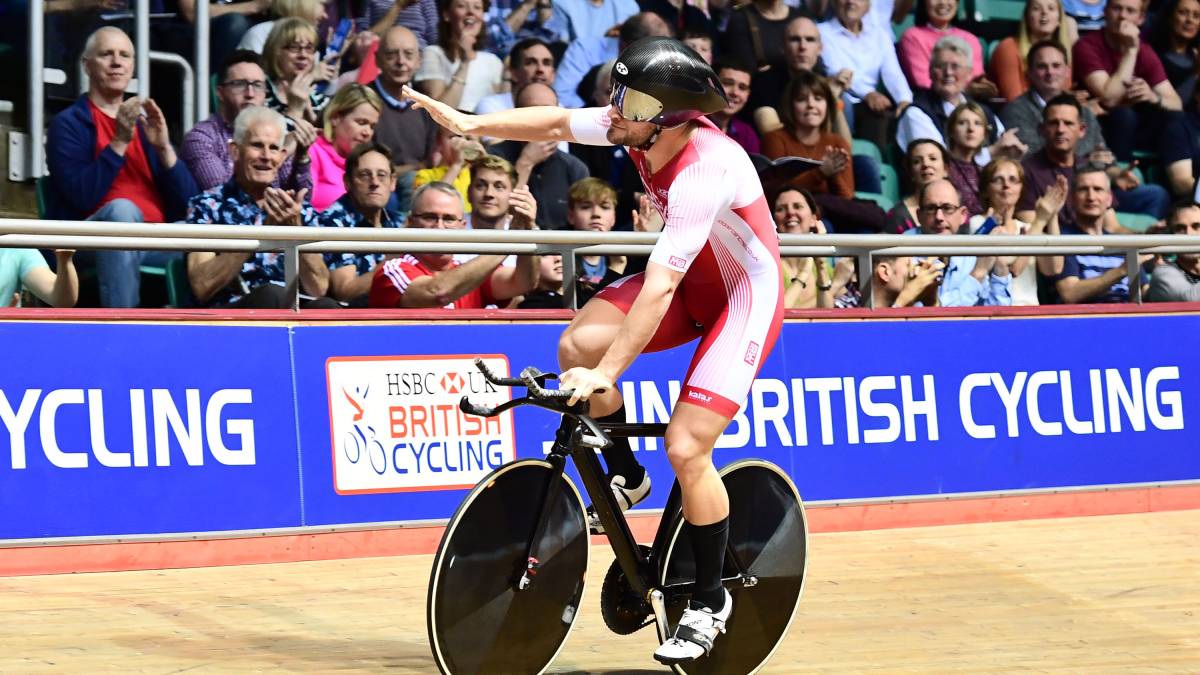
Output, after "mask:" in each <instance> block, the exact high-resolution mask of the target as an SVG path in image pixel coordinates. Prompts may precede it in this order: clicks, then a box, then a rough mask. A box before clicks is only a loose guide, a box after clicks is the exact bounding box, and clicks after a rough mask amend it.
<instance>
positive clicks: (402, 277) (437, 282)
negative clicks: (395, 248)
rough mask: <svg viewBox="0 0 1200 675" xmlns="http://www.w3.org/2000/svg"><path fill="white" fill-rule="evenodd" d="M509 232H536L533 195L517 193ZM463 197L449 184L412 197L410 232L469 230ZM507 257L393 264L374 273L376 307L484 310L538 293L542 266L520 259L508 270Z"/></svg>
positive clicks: (411, 259) (407, 258)
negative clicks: (535, 287) (504, 263)
mask: <svg viewBox="0 0 1200 675" xmlns="http://www.w3.org/2000/svg"><path fill="white" fill-rule="evenodd" d="M510 204H511V209H512V212H513V218H512V222H511V223H509V226H508V229H510V230H529V229H533V221H534V218H536V217H537V203H536V202H535V201H533V199H532V197H529V193H528V191H521V192H518V191H514V192H513V194H512V196H511V198H510ZM464 216H465V213H464V210H463V201H462V195H460V194H459V193H458V189H457V188H455V187H454V186H453V185H450V184H449V183H442V182H433V183H428V184H426V185H422V186H421V187H420V188H418V189H417V192H416V194H414V195H413V203H412V212H411V213H410V214H409V216H408V227H423V228H426V229H443V230H461V229H465V228H466V219H465V218H464ZM505 257H507V256H505V255H503V254H498V255H480V256H476V257H475V258H473V259H471V260H469V261H467V262H465V263H462V264H459V263H458V262H456V261H455V259H454V254H453V253H417V254H410V255H404V256H401V257H399V258H393V259H391V260H388V261H387V262H385V263H384V264H382V265H379V266H377V267H376V268H375V274H374V278H373V279H372V281H371V298H370V305H371V307H421V308H432V307H444V308H446V309H483V308H484V307H488V306H490V305H502V304H504V301H506V300H510V299H512V298H515V297H517V296H518V295H521V294H522V293H526V292H528V291H531V290H533V287H534V286H535V285H537V276H538V263H537V260H536V259H535V257H534V256H532V255H521V256H517V264H516V265H515V266H512V267H509V266H506V265H503V264H501V263H503V262H504V259H505Z"/></svg>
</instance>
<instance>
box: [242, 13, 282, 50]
mask: <svg viewBox="0 0 1200 675" xmlns="http://www.w3.org/2000/svg"><path fill="white" fill-rule="evenodd" d="M274 27H275V22H274V21H264V22H262V23H256V24H254V25H253V26H250V30H248V31H246V33H245V34H244V35H242V41H241V42H239V43H238V46H237V48H238V49H249V50H251V51H255V52H258V53H259V54H261V53H262V51H263V47H265V46H267V36H268V35H270V34H271V29H272V28H274Z"/></svg>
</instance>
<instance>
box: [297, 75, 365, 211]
mask: <svg viewBox="0 0 1200 675" xmlns="http://www.w3.org/2000/svg"><path fill="white" fill-rule="evenodd" d="M381 110H383V101H382V100H380V98H379V94H376V93H375V92H374V91H373V90H372V89H370V88H369V87H365V86H363V85H361V84H351V85H348V86H346V87H343V88H342V89H339V90H338V93H336V94H334V96H333V98H332V99H331V100H330V101H329V105H328V106H327V107H326V108H325V125H324V128H323V129H322V130H321V133H320V134H318V135H317V140H316V142H315V143H313V144H312V147H311V148H309V150H308V156H309V158H311V159H312V181H313V191H312V205H313V208H315V209H316V210H318V211H323V210H325V208H327V207H328V206H329V205H330V204H333V203H334V202H335V201H337V200H338V198H339V197H341V196H342V195H344V194H346V184H345V181H344V180H343V177H344V176H345V174H346V158H347V157H349V156H350V153H351V152H352V151H353V150H354V148H356V147H358V145H359V144H361V143H366V142H367V141H369V140H371V138H372V136H374V135H375V125H376V123H378V122H379V113H380V111H381Z"/></svg>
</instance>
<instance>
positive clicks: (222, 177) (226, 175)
mask: <svg viewBox="0 0 1200 675" xmlns="http://www.w3.org/2000/svg"><path fill="white" fill-rule="evenodd" d="M217 76H218V80H217V83H218V84H217V105H218V107H217V111H216V112H214V113H213V114H212V116H210V117H209V118H208V119H206V120H204V121H202V122H199V123H197V124H196V126H194V127H192V130H191V131H189V132H187V134H186V135H184V137H183V147H182V148H181V149H180V151H179V154H180V156H181V157H182V158H183V162H184V164H186V165H187V167H188V169H189V170H190V171H191V172H192V176H193V177H194V178H195V179H196V183H198V184H199V186H200V189H201V190H209V189H211V188H214V187H217V186H218V185H223V184H224V183H226V182H227V181H228V180H229V179H230V178H232V177H233V156H232V155H231V154H230V152H229V144H230V143H232V142H233V120H234V119H236V118H237V115H238V113H239V112H241V111H243V110H245V109H246V108H249V107H251V106H256V105H257V106H260V105H263V102H264V101H265V100H266V96H267V74H266V73H265V72H264V71H263V69H262V65H261V63H260V61H259V56H258V54H255V53H254V52H252V51H249V50H246V49H239V50H237V51H235V52H233V53H232V54H230V55H229V57H228V58H227V59H226V60H225V62H224V63H223V64H221V70H220V71H219V72H218V73H217ZM292 127H293V130H292V132H291V134H289V135H288V139H287V144H286V145H287V147H286V149H287V152H288V158H287V159H285V160H284V161H283V164H282V165H281V166H280V167H279V175H278V177H276V179H275V183H274V185H273V187H277V188H283V189H285V190H300V189H302V188H303V189H307V190H308V191H309V192H312V174H311V173H310V171H309V160H308V146H309V145H310V144H312V142H313V141H314V140H315V139H316V135H317V132H316V129H314V128H313V126H312V125H311V124H309V123H308V122H306V121H304V120H294V119H293V120H292Z"/></svg>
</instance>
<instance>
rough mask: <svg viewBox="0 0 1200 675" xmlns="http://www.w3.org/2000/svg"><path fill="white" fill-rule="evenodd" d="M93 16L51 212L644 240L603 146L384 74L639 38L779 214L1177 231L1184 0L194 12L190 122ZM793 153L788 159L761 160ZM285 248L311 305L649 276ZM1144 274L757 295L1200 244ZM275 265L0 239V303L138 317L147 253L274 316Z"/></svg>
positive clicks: (496, 100)
mask: <svg viewBox="0 0 1200 675" xmlns="http://www.w3.org/2000/svg"><path fill="white" fill-rule="evenodd" d="M196 1H197V0H159V3H158V4H161V5H163V7H162V9H164V11H166V12H167V13H168V14H170V13H171V12H174V16H175V19H173V20H172V21H171V22H167V23H159V24H156V31H155V33H154V36H155V39H156V40H167V39H168V38H164V37H162V36H163V35H166V36H169V38H170V39H169V40H168V41H172V42H173V41H175V40H176V39H178V45H185V46H186V45H189V44H190V42H189V40H190V39H191V37H190V36H191V32H190V31H192V30H193V29H192V27H191V25H190V22H191V21H193V20H194V16H195V6H194V3H195V2H196ZM199 1H201V2H203V1H205V0H199ZM117 4H119V3H115V2H114V1H113V0H72V2H69V3H68V2H65V3H62V4H58V3H55V2H54V0H51V1H50V2H48V3H46V11H47V12H48V14H49V15H50V16H51V17H52V18H54V17H57V18H59V19H61V22H60V23H58V24H55V25H56V26H58V30H59V31H60V32H61V35H62V36H63V37H64V38H69V37H70V36H71V35H77V36H78V38H79V39H78V40H77V41H75V42H72V41H70V40H69V39H65V41H64V42H63V44H64V45H72V44H78V45H79V47H78V51H77V52H71V51H70V47H69V46H67V47H64V49H66V50H67V54H68V58H70V59H74V60H76V61H77V62H79V63H81V64H82V73H84V74H85V75H86V80H85V81H84V82H82V83H81V89H83V90H85V93H84V94H83V95H81V96H79V98H78V99H76V100H75V101H74V102H73V103H71V104H69V105H66V106H63V108H62V109H61V110H60V111H59V112H58V113H57V114H56V115H55V117H54V119H53V120H52V121H51V123H50V125H49V127H48V132H47V138H46V150H47V152H46V157H47V166H48V169H49V175H48V177H47V178H45V179H44V185H43V186H42V188H41V189H42V191H43V193H44V195H45V204H46V209H45V216H46V217H47V218H52V219H59V220H62V219H70V220H93V221H116V222H133V223H142V222H145V223H169V222H186V223H193V224H235V225H279V226H292V227H352V228H404V227H408V228H413V227H419V228H444V229H464V228H473V229H481V228H486V229H496V230H520V229H574V230H585V231H588V230H590V231H609V230H624V231H631V230H636V231H650V232H652V231H655V230H656V229H658V228H661V226H662V220H661V218H660V217H659V214H657V213H656V212H655V211H654V210H653V208H652V207H651V205H650V200H649V199H647V198H646V197H645V195H642V194H641V192H640V191H641V190H642V189H643V188H642V186H641V183H640V180H639V178H638V175H637V172H636V169H635V168H634V166H633V162H632V161H631V160H630V158H629V156H628V153H627V152H626V150H625V149H624V148H621V147H591V146H582V145H576V144H574V143H565V142H564V143H556V142H548V143H521V142H512V141H500V140H498V139H491V138H473V137H463V136H456V135H453V134H451V133H449V132H446V131H445V130H443V129H441V128H439V127H438V126H437V125H436V124H435V123H434V122H433V121H432V119H431V118H430V116H429V115H428V113H426V112H425V111H423V110H418V109H416V108H415V107H413V105H412V103H411V102H410V101H408V100H405V98H404V97H403V95H402V93H401V92H402V89H403V88H404V87H406V86H411V87H413V88H415V89H417V90H419V91H421V92H423V93H425V94H426V95H428V96H431V97H433V98H435V99H437V100H440V101H442V102H443V103H446V104H448V105H450V106H452V107H455V108H458V109H461V110H465V111H469V112H478V113H487V112H493V111H498V110H505V109H510V108H518V107H525V106H547V105H551V106H552V105H561V106H565V107H584V106H603V105H607V101H608V96H609V73H610V70H611V69H612V67H613V64H614V61H615V59H616V57H617V55H618V54H619V52H620V50H621V49H622V48H623V47H624V46H626V45H628V44H631V43H632V42H634V41H636V40H638V39H641V38H643V37H647V36H664V35H665V36H672V37H675V38H678V39H680V40H681V41H683V42H684V43H685V44H687V45H688V46H689V47H691V48H693V49H694V50H695V51H696V52H697V53H698V54H700V55H701V56H702V57H703V58H704V59H705V60H707V61H709V62H710V63H712V65H713V69H714V72H715V73H716V74H717V76H718V78H719V79H720V81H721V83H722V85H723V86H724V89H725V93H726V96H727V99H728V105H727V106H726V107H725V108H724V109H723V110H720V111H718V112H715V113H713V114H712V115H710V116H709V118H708V122H710V123H711V124H713V125H714V126H715V127H716V128H717V129H720V130H721V131H723V132H725V133H726V134H728V135H729V136H730V137H731V138H733V139H734V140H735V141H736V142H737V143H739V144H740V145H741V146H742V147H743V148H745V150H746V151H747V152H748V153H750V154H751V155H752V157H753V158H754V159H755V161H756V164H757V165H758V166H760V167H762V172H761V173H762V176H763V181H764V187H765V188H766V193H767V197H768V200H769V202H770V206H771V208H772V209H773V213H774V215H775V220H776V223H777V226H778V229H779V232H781V233H816V234H822V233H826V232H840V233H893V234H907V235H913V236H922V235H955V236H990V235H1014V236H1018V235H1024V236H1031V235H1040V234H1055V235H1057V234H1064V235H1065V234H1090V235H1105V234H1117V233H1131V232H1146V231H1148V232H1156V233H1175V234H1191V235H1198V234H1200V204H1197V198H1196V192H1197V190H1196V183H1197V177H1198V176H1200V90H1198V89H1197V87H1196V78H1197V72H1198V66H1200V62H1198V61H1197V58H1196V54H1197V49H1198V48H1200V0H1145V1H1143V0H1101V2H1100V3H1099V4H1098V5H1097V4H1093V3H1064V2H1062V1H1060V0H1028V1H1027V3H1026V5H1025V9H1024V14H1023V17H1022V18H1021V20H1020V21H1018V22H1010V23H1007V24H1002V25H1001V30H1000V34H1001V35H1003V39H999V40H988V39H986V37H984V36H983V31H981V30H976V32H972V29H978V28H980V27H982V26H983V25H984V24H979V25H978V26H976V25H974V24H970V25H968V24H966V23H964V22H963V21H961V19H962V17H963V16H964V12H963V11H961V10H962V8H960V7H959V5H958V2H956V0H751V1H749V2H741V3H734V2H729V0H691V1H688V2H684V1H683V0H494V1H492V2H489V1H488V0H361V1H358V2H354V1H349V0H328V1H325V0H243V1H235V2H224V1H218V0H213V2H212V3H211V7H210V10H209V15H210V22H211V23H210V31H211V41H210V42H211V46H212V49H211V54H210V57H211V61H212V63H211V67H212V72H213V86H212V91H213V104H214V105H213V110H214V112H213V113H212V115H211V116H210V117H209V118H208V119H204V120H201V121H199V122H198V123H196V124H195V125H194V126H193V127H192V128H190V129H178V128H175V127H173V126H172V124H173V123H172V121H171V120H173V119H175V118H174V117H173V116H172V111H174V110H177V109H178V107H179V102H178V101H175V100H170V99H169V97H170V88H169V87H166V86H163V87H162V88H161V89H157V88H156V90H155V95H156V96H158V97H159V98H160V99H162V100H156V99H155V98H139V97H137V96H132V97H130V96H128V94H127V92H128V91H129V90H130V89H131V87H130V82H131V79H132V78H133V77H134V64H135V62H136V50H138V49H143V48H144V47H142V46H135V45H134V44H133V42H132V40H131V39H130V37H129V32H128V30H127V28H128V17H127V16H124V15H122V14H121V13H120V12H115V13H114V12H113V9H114V8H115V7H116V6H117ZM155 6H156V7H157V6H158V5H155ZM987 25H988V26H991V28H993V29H994V28H995V26H996V24H994V23H992V24H987ZM976 33H979V34H976ZM988 34H989V35H991V36H993V37H994V36H995V35H996V32H995V30H989V31H988ZM178 45H176V49H177V50H178V49H182V47H179V46H178ZM152 46H153V40H152ZM155 48H156V49H157V48H159V47H158V46H155ZM186 55H187V56H188V57H189V58H190V57H191V54H190V52H186ZM156 86H157V85H156ZM793 157H799V158H804V159H807V160H811V162H809V165H810V167H809V168H808V170H806V171H802V172H800V173H796V172H795V171H791V172H787V171H779V170H778V169H779V168H780V165H781V164H782V165H786V164H787V162H788V160H789V158H793ZM793 164H795V163H793ZM300 258H301V259H300V260H299V264H298V268H299V285H300V297H301V305H302V306H303V307H306V308H308V307H312V308H338V307H454V308H482V307H489V306H497V307H552V306H561V303H562V298H563V284H572V283H573V284H575V288H574V290H575V294H576V296H577V297H578V298H579V300H580V302H582V301H584V300H586V299H587V298H588V297H591V295H593V294H594V293H595V292H596V291H597V290H599V289H600V288H602V287H603V286H604V285H606V284H608V283H611V282H612V281H615V280H616V279H618V278H620V277H621V276H622V275H624V274H628V273H631V272H635V271H638V270H639V269H641V267H642V266H643V265H644V264H645V263H644V260H640V259H638V258H634V257H629V258H627V257H625V256H582V257H580V258H578V259H577V264H576V266H575V269H576V270H578V274H577V278H575V279H564V278H563V268H564V266H563V264H562V260H561V258H560V257H559V256H558V255H557V254H555V255H542V256H533V255H521V256H503V255H477V256H476V255H465V254H457V255H451V254H435V253H416V252H415V253H412V254H407V255H406V254H396V255H384V254H370V253H338V254H317V253H307V254H303V255H301V256H300ZM1142 263H1143V264H1142V265H1141V267H1140V268H1138V270H1137V273H1136V278H1130V275H1129V270H1128V269H1127V266H1126V260H1125V257H1124V256H1122V255H1107V254H1088V255H1065V256H1041V257H1037V258H1034V257H1030V256H1005V255H995V256H987V255H980V256H959V255H954V256H946V257H942V258H937V257H924V258H910V257H895V256H877V257H875V258H874V264H873V267H872V269H869V270H864V269H857V268H856V262H855V260H853V259H849V258H846V259H838V260H833V259H828V258H788V259H785V260H784V261H783V279H782V283H783V287H784V289H785V299H786V304H787V306H788V307H791V308H805V307H826V308H833V307H852V306H857V305H860V304H865V301H864V299H863V293H864V292H865V291H866V289H867V288H870V289H871V290H870V293H871V297H870V299H871V301H872V302H873V303H874V304H875V305H876V306H912V305H926V306H929V305H942V306H974V305H1034V304H1045V303H1102V302H1127V301H1129V300H1130V298H1131V297H1132V290H1131V289H1133V288H1138V287H1140V288H1142V289H1144V291H1145V297H1146V298H1147V299H1149V300H1152V301H1181V300H1195V299H1197V298H1200V256H1197V255H1194V254H1180V255H1172V256H1164V255H1158V256H1144V260H1142ZM285 267H286V266H285V260H284V256H283V254H281V253H272V252H256V253H239V252H228V251H221V252H191V253H180V252H164V251H99V250H98V251H80V252H78V253H76V252H73V251H68V250H58V251H47V252H44V253H42V254H38V252H36V251H28V250H15V249H0V306H8V305H12V304H15V303H18V302H21V301H22V300H23V298H22V294H21V292H20V289H22V288H24V289H25V290H26V291H27V294H26V296H25V298H24V301H26V302H38V301H40V302H43V303H46V304H49V305H53V306H72V305H74V304H76V302H78V301H80V298H81V297H83V298H85V300H84V301H85V302H89V303H95V304H99V305H100V306H103V307H137V306H139V305H145V304H148V302H149V301H148V300H147V293H146V291H145V290H144V289H143V288H142V285H143V284H142V281H143V276H144V275H143V270H145V269H146V268H171V269H176V270H181V271H182V274H183V275H184V276H185V279H186V286H187V291H188V293H187V295H188V296H189V298H188V300H187V302H188V303H190V304H192V305H194V306H199V307H220V308H235V307H238V308H277V307H283V306H284V305H285V304H286V298H287V296H288V294H287V293H286V292H285V289H284V284H285V279H286V273H285ZM81 279H82V280H83V281H82V282H81ZM868 280H869V282H870V283H867V282H868ZM1135 284H1136V286H1135Z"/></svg>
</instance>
